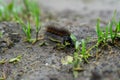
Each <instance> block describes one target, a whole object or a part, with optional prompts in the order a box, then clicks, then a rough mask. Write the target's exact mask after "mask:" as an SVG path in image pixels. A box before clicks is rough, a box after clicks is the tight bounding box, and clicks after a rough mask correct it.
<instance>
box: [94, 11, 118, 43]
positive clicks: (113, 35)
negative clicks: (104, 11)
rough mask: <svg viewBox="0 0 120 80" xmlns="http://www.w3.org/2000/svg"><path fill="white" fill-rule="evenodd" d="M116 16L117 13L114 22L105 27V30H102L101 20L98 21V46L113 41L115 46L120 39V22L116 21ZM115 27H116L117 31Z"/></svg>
mask: <svg viewBox="0 0 120 80" xmlns="http://www.w3.org/2000/svg"><path fill="white" fill-rule="evenodd" d="M115 15H116V12H115V13H114V16H113V18H112V21H111V22H109V23H108V24H107V25H106V26H105V30H102V29H101V28H100V19H98V20H97V24H96V32H97V36H98V42H97V44H98V45H99V44H100V43H104V44H106V43H107V42H108V41H111V42H112V43H113V44H114V42H115V39H117V38H120V21H118V22H117V21H116V19H115ZM113 27H115V30H114V28H113Z"/></svg>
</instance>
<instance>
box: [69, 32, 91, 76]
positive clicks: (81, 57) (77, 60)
mask: <svg viewBox="0 0 120 80" xmlns="http://www.w3.org/2000/svg"><path fill="white" fill-rule="evenodd" d="M71 39H72V40H73V42H74V45H75V52H74V53H73V75H74V77H77V76H78V71H80V70H83V69H82V68H81V67H80V64H81V63H82V62H83V61H86V62H88V61H87V59H88V58H89V56H90V54H88V53H87V50H86V43H85V40H84V39H82V40H81V41H77V38H76V37H75V36H74V35H73V34H71ZM80 45H81V47H80Z"/></svg>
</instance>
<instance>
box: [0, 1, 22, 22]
mask: <svg viewBox="0 0 120 80" xmlns="http://www.w3.org/2000/svg"><path fill="white" fill-rule="evenodd" d="M15 3H16V0H12V1H11V2H10V3H9V4H7V5H6V4H5V3H4V2H2V1H0V5H1V6H0V21H9V20H13V19H14V15H15V14H17V15H18V14H20V13H23V7H22V6H21V5H19V6H17V5H15Z"/></svg>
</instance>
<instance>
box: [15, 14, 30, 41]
mask: <svg viewBox="0 0 120 80" xmlns="http://www.w3.org/2000/svg"><path fill="white" fill-rule="evenodd" d="M16 19H17V20H18V23H19V24H21V26H22V30H23V32H24V33H25V35H26V41H28V42H32V38H31V25H30V22H27V24H25V23H24V22H23V21H22V19H20V18H19V17H18V16H16Z"/></svg>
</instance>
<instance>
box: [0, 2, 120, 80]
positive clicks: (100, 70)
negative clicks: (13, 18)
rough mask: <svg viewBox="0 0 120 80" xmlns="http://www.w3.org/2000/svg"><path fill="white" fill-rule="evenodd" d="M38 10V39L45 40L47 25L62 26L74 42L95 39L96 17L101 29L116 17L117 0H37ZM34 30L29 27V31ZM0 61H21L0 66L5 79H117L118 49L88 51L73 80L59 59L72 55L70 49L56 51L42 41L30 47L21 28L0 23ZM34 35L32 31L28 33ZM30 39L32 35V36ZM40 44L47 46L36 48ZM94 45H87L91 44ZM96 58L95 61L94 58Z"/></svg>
mask: <svg viewBox="0 0 120 80" xmlns="http://www.w3.org/2000/svg"><path fill="white" fill-rule="evenodd" d="M38 2H39V4H40V8H41V13H42V14H41V20H42V23H43V24H42V29H41V31H40V33H39V36H43V35H44V37H47V35H46V34H45V28H46V27H47V25H55V26H60V27H65V28H67V29H68V30H69V31H71V33H73V34H74V35H75V36H76V37H77V39H78V40H81V39H88V38H90V39H94V38H96V37H97V36H96V31H95V26H96V19H97V18H98V17H100V19H101V26H103V27H104V25H106V24H107V23H108V22H109V21H110V20H111V17H112V15H113V12H114V10H115V9H116V10H117V17H116V18H117V19H119V18H120V8H119V7H120V5H119V4H120V1H119V0H69V1H68V0H59V1H58V0H38ZM34 29H35V27H34V26H33V30H34ZM0 31H2V32H3V33H4V34H3V37H2V38H1V39H0V60H2V59H6V60H9V59H11V58H14V57H16V56H18V55H21V56H22V59H21V61H20V62H18V63H17V64H13V63H5V64H0V75H3V73H4V74H5V75H6V77H7V80H120V47H115V46H112V45H111V46H108V47H107V46H106V48H105V49H100V50H99V51H98V53H97V52H96V50H92V51H91V52H90V54H92V55H93V56H92V57H91V58H90V59H89V60H88V61H89V63H84V64H82V66H83V67H84V70H83V71H81V72H79V76H78V78H74V77H73V74H72V72H71V71H70V69H71V66H70V65H68V66H64V65H62V64H61V58H63V57H65V56H66V55H72V53H73V52H72V51H71V50H69V49H68V50H67V51H65V50H56V49H55V48H54V47H55V45H56V43H54V42H51V41H49V40H48V39H46V38H44V39H43V40H40V41H39V42H37V43H36V44H34V45H32V44H29V43H25V42H24V41H23V39H24V37H25V35H24V34H23V32H22V29H21V26H20V25H19V24H17V23H14V22H1V23H0ZM32 35H34V31H33V32H32ZM33 37H34V36H33ZM43 41H46V42H48V44H49V45H47V46H39V44H40V43H41V42H43ZM94 44H95V43H94V42H90V43H88V45H87V46H89V47H90V46H92V45H94ZM96 54H97V55H99V56H98V57H97V58H96V57H95V55H96Z"/></svg>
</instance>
